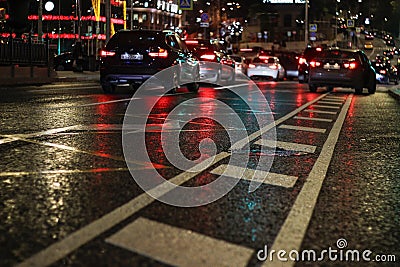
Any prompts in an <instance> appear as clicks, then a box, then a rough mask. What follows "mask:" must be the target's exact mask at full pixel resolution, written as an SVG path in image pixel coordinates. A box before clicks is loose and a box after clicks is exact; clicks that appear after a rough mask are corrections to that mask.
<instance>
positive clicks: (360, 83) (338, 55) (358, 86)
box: [308, 48, 376, 94]
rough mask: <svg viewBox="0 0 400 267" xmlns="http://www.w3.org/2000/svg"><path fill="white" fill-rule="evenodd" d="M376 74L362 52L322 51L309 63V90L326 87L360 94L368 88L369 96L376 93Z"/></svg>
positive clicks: (348, 50) (343, 50) (314, 90)
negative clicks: (340, 88) (351, 90)
mask: <svg viewBox="0 0 400 267" xmlns="http://www.w3.org/2000/svg"><path fill="white" fill-rule="evenodd" d="M375 76H376V73H375V69H374V68H373V66H372V65H371V62H370V61H369V59H368V57H367V56H366V55H365V53H364V52H363V51H362V50H351V49H339V48H331V49H326V50H324V51H323V52H322V53H321V54H320V55H319V56H318V57H315V58H314V59H313V60H312V61H310V76H309V81H308V83H309V89H310V91H311V92H316V91H317V88H318V87H324V86H326V87H327V88H328V90H329V91H330V90H333V88H334V87H336V86H339V87H350V88H354V89H355V91H356V93H357V94H361V93H362V91H363V88H365V87H366V88H368V92H369V93H370V94H373V93H375V91H376V77H375Z"/></svg>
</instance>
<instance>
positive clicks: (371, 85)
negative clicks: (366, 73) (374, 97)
mask: <svg viewBox="0 0 400 267" xmlns="http://www.w3.org/2000/svg"><path fill="white" fill-rule="evenodd" d="M375 92H376V80H375V79H371V82H370V83H369V85H368V93H369V94H375Z"/></svg>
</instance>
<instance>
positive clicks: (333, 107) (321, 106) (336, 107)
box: [312, 105, 340, 109]
mask: <svg viewBox="0 0 400 267" xmlns="http://www.w3.org/2000/svg"><path fill="white" fill-rule="evenodd" d="M312 107H313V108H331V109H340V107H338V106H327V105H312Z"/></svg>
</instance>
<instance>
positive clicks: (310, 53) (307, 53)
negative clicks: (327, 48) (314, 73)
mask: <svg viewBox="0 0 400 267" xmlns="http://www.w3.org/2000/svg"><path fill="white" fill-rule="evenodd" d="M322 51H323V49H322V48H321V47H308V48H306V50H304V53H303V56H304V57H305V58H306V59H308V60H310V59H312V58H315V57H317V56H320V54H321V52H322Z"/></svg>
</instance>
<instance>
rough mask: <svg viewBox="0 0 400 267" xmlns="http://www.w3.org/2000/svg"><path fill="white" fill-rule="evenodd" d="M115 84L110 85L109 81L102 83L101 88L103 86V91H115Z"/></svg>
mask: <svg viewBox="0 0 400 267" xmlns="http://www.w3.org/2000/svg"><path fill="white" fill-rule="evenodd" d="M115 87H116V86H115V85H112V84H110V83H102V84H101V88H103V91H104V93H107V94H109V93H114V92H115Z"/></svg>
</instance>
